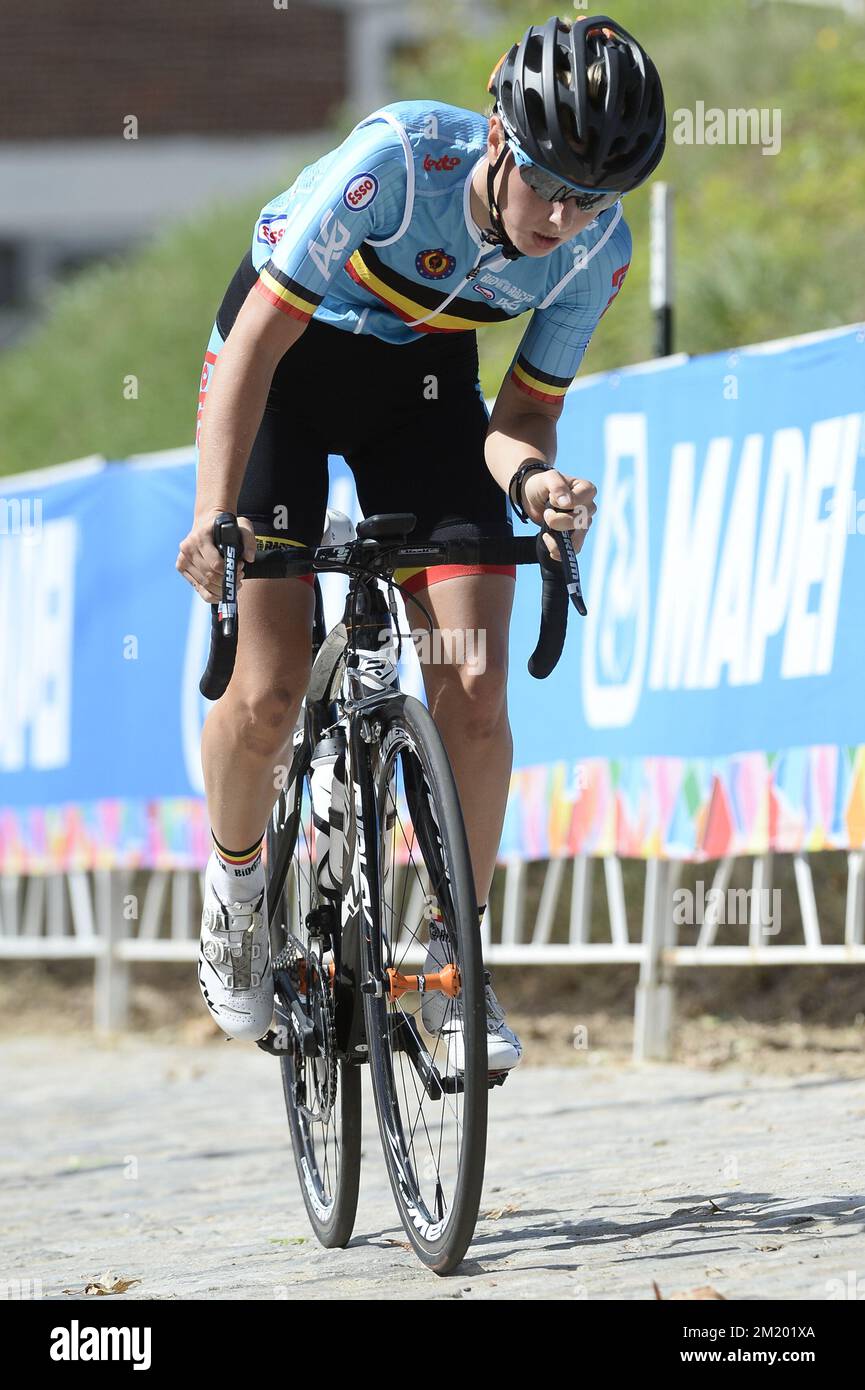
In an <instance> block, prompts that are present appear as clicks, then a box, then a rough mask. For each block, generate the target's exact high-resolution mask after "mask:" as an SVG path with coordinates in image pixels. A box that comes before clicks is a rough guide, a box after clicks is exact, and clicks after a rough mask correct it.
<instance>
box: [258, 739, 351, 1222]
mask: <svg viewBox="0 0 865 1390" xmlns="http://www.w3.org/2000/svg"><path fill="white" fill-rule="evenodd" d="M267 856H268V874H269V875H270V876H271V880H270V884H269V891H268V905H269V911H270V925H271V942H272V944H273V948H274V983H275V989H276V1018H277V1023H278V1025H279V1028H278V1033H277V1036H278V1038H279V1040H280V1046H282V1047H284V1049H285V1051H284V1053H283V1055H282V1057H281V1059H280V1065H281V1067H282V1085H283V1092H284V1095H285V1105H286V1110H287V1112H288V1123H289V1130H290V1132H291V1143H292V1149H293V1150H294V1158H295V1163H296V1165H297V1173H298V1177H299V1179H300V1188H301V1192H302V1194H303V1200H304V1203H305V1205H306V1210H307V1214H308V1216H309V1220H310V1223H311V1225H312V1228H313V1230H314V1231H315V1234H316V1236H317V1237H318V1239H319V1240H320V1241H321V1243H322V1245H325V1246H328V1247H333V1246H341V1245H347V1244H348V1241H349V1240H350V1238H351V1233H352V1230H353V1229H354V1220H355V1215H356V1212H357V1197H358V1187H359V1183H360V1126H361V1094H360V1071H359V1068H358V1067H357V1066H352V1065H350V1064H348V1063H345V1062H342V1061H340V1060H339V1058H338V1056H337V1050H336V1033H335V1026H334V993H333V987H332V983H331V977H332V973H333V971H332V968H331V967H332V966H334V968H335V957H336V955H337V953H338V950H339V941H338V932H337V933H332V932H331V931H330V930H328V928H329V927H330V926H332V925H333V921H334V920H335V922H336V924H337V927H338V913H339V905H338V904H336V905H333V904H330V903H328V901H327V900H326V899H325V898H324V897H323V896H322V895H321V894H320V892H319V889H318V884H317V881H316V874H315V839H314V832H313V825H312V800H311V795H310V788H309V768H308V763H307V765H306V766H305V769H304V770H303V772H302V773H300V772H299V773H298V775H297V776H296V777H295V778H294V779H293V780H292V781H291V782H289V783H288V785H287V787H286V788H285V790H284V791H282V792H280V795H279V799H278V801H277V803H276V806H275V807H274V810H273V814H272V816H271V822H270V826H269V828H268V836H267ZM286 858H287V860H288V862H287V867H286V871H285V878H284V883H283V885H282V888H281V890H280V891H279V892H278V893H276V888H277V884H276V882H275V881H274V879H273V874H274V873H277V874H278V873H280V872H281V865H282V863H284V862H285V859H286ZM272 892H273V894H274V896H273V898H272ZM334 907H335V912H334ZM292 995H294V1000H293V999H292ZM293 1002H294V1005H295V1017H294V1018H292V1003H293ZM298 1010H299V1013H300V1019H298V1017H297V1013H298ZM298 1023H299V1024H300V1028H299V1029H298V1027H296V1026H295V1025H297V1024H298ZM298 1031H300V1032H302V1033H305V1035H306V1037H305V1041H304V1039H303V1038H298V1036H297V1034H298Z"/></svg>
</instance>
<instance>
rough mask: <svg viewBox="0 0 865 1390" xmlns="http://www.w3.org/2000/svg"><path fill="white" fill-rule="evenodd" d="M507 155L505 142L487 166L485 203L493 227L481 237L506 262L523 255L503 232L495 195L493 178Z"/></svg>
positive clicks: (503, 226)
mask: <svg viewBox="0 0 865 1390" xmlns="http://www.w3.org/2000/svg"><path fill="white" fill-rule="evenodd" d="M508 153H509V151H508V143H507V140H506V141H505V143H504V148H503V149H502V152H501V154H500V155H499V157H498V159H497V160H496V161H495V163H494V164H488V165H487V202H488V203H489V205H490V221H491V222H492V224H493V225H492V228H486V229H485V230H484V231H482V232H481V237H482V238H483V240H484V241H486V242H489V244H490V245H491V246H500V247H501V250H502V255H503V256H504V257H505V259H506V260H509V261H515V260H516V259H517V257H518V256H521V255H522V254H523V253H522V251H518V250H517V248H516V246H514V243H513V242H512V241H511V239H510V237H509V236H508V234H507V232H506V231H505V224H504V221H503V219H502V213H501V208H500V207H499V203H498V199H497V198H496V194H495V177H496V174H497V173H498V171H499V169H500V168H501V166H502V164H503V163H504V161H505V160H506V159H507V157H508Z"/></svg>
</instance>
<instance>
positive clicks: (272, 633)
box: [198, 333, 327, 1041]
mask: <svg viewBox="0 0 865 1390" xmlns="http://www.w3.org/2000/svg"><path fill="white" fill-rule="evenodd" d="M301 341H302V340H301ZM219 346H220V335H219V334H218V333H216V334H215V335H214V337H212V338H211V343H210V345H209V352H210V353H211V354H213V355H214V357H215V355H216V353H217V352H218V350H219ZM295 346H297V345H295ZM290 353H291V349H290V350H289V353H286V357H288V356H289V355H290ZM207 365H208V368H209V365H210V363H208V364H207ZM210 376H211V373H210V371H209V370H206V371H205V373H204V374H203V376H202V388H201V389H202V393H203V392H205V391H206V390H207V389H208V385H209V380H210ZM298 398H299V399H298ZM302 401H303V393H302V392H295V393H294V396H293V397H292V396H291V395H290V394H289V395H288V396H286V395H285V393H284V392H283V391H281V390H279V389H275V387H274V386H272V387H271V391H270V393H269V395H268V401H267V405H266V407H265V410H264V413H263V417H262V421H261V425H260V427H259V430H258V433H257V435H256V438H255V441H254V444H253V447H252V450H251V452H250V458H249V463H248V466H247V469H246V474H245V477H244V482H243V486H242V488H241V491H240V497H239V499H238V504H237V510H238V513H239V515H241V516H246V517H249V518H250V519H251V520H252V521H253V524H254V529H255V533H256V536H257V537H258V545H259V549H261V550H264V549H269V548H270V547H271V546H272V545H290V544H292V543H294V544H303V545H310V544H315V543H317V542H318V540H319V539H320V537H321V532H322V524H323V518H324V511H325V506H326V500H327V451H326V449H325V448H324V447H323V445H321V444H320V443H319V442H318V440H317V439H316V437H315V430H314V429H313V428H312V427H311V425H310V424H309V423H308V422H305V417H304V414H303V410H302ZM312 612H313V590H312V587H311V585H310V584H309V583H307V582H306V581H305V580H304V579H252V578H249V577H248V576H247V577H246V579H245V582H244V583H243V585H242V586H241V590H240V593H239V595H238V613H239V628H240V631H239V640H238V650H237V657H236V662H235V669H234V674H233V677H232V680H231V683H230V685H229V687H228V690H227V691H226V693H225V694H224V695H223V696H222V698H221V699H220V700H219V701H218V702H217V704H216V705H215V706H214V708H213V709H212V711H211V713H210V715H209V717H208V719H207V722H206V724H205V728H204V733H203V737H202V764H203V768H204V779H205V787H206V791H207V804H208V813H209V817H210V822H211V827H212V831H213V836H214V851H213V853H212V854H211V856H210V859H209V861H208V865H207V870H206V873H205V890H204V908H203V912H202V930H201V943H200V947H201V949H200V952H199V964H198V980H199V986H200V988H201V993H202V996H203V998H204V1000H205V1002H206V1004H207V1006H208V1008H209V1009H210V1012H211V1014H212V1016H213V1018H214V1019H215V1020H216V1022H217V1023H218V1024H219V1026H220V1027H221V1028H222V1029H223V1030H224V1031H225V1032H226V1033H228V1034H229V1035H230V1036H232V1037H236V1038H242V1039H247V1040H250V1041H252V1040H255V1039H257V1038H260V1037H261V1036H262V1035H263V1034H264V1033H265V1032H266V1031H267V1029H268V1027H269V1025H270V1022H271V1017H272V1013H273V997H274V995H273V974H272V969H271V965H270V943H269V932H268V920H267V901H266V895H265V891H264V888H265V883H264V869H263V865H262V862H261V841H262V839H263V836H264V831H265V827H266V825H267V820H268V816H269V813H270V810H271V808H272V806H273V803H274V801H275V799H276V794H277V789H278V785H279V782H280V780H281V774H280V771H279V769H280V768H281V766H282V765H284V763H285V761H286V760H287V758H288V754H289V745H290V740H291V735H292V732H293V729H294V725H295V721H296V718H297V713H298V710H299V707H300V703H301V699H302V697H303V693H304V690H305V688H306V683H307V679H308V675H309V665H310V635H311V630H312Z"/></svg>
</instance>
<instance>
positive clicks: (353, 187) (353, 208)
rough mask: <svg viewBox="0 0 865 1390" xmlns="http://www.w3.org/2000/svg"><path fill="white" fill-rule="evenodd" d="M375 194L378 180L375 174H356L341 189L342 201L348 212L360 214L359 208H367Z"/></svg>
mask: <svg viewBox="0 0 865 1390" xmlns="http://www.w3.org/2000/svg"><path fill="white" fill-rule="evenodd" d="M377 193H378V179H377V178H376V176H375V174H358V175H357V176H356V177H355V178H353V179H349V181H348V183H347V184H346V186H345V188H344V189H343V191H342V201H343V202H344V203H345V205H346V207H347V208H348V210H349V212H360V210H361V208H368V207H369V205H370V203H371V202H372V200H373V198H374V197H375V196H376V194H377Z"/></svg>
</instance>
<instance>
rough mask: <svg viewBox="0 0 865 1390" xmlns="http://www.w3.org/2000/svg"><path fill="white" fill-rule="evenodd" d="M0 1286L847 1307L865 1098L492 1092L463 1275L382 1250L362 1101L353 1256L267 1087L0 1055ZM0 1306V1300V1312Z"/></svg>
mask: <svg viewBox="0 0 865 1390" xmlns="http://www.w3.org/2000/svg"><path fill="white" fill-rule="evenodd" d="M0 1066H2V1073H3V1077H4V1082H3V1086H2V1100H0V1118H2V1127H0V1134H2V1138H0V1146H2V1160H3V1168H4V1178H3V1182H2V1186H0V1225H2V1242H0V1252H2V1253H0V1284H2V1283H3V1282H4V1281H5V1282H7V1283H8V1282H9V1281H15V1280H31V1281H33V1280H39V1281H41V1288H42V1295H43V1297H46V1298H60V1299H64V1298H68V1297H69V1294H66V1293H64V1290H71V1291H72V1294H73V1296H74V1295H76V1294H79V1295H80V1294H82V1293H83V1289H84V1286H85V1284H86V1283H87V1282H88V1281H89V1280H91V1279H94V1278H96V1277H98V1276H99V1275H101V1274H102V1273H103V1272H104V1271H106V1270H110V1271H112V1272H114V1273H115V1274H117V1275H118V1276H123V1277H125V1278H128V1279H137V1280H140V1283H137V1284H134V1285H133V1286H132V1287H131V1288H130V1289H129V1291H128V1292H127V1293H126V1294H125V1295H124V1298H125V1299H127V1300H128V1299H148V1298H163V1299H164V1298H175V1299H178V1298H179V1299H185V1298H215V1299H250V1298H274V1297H277V1298H287V1299H291V1298H294V1297H305V1296H311V1295H315V1296H317V1297H326V1298H337V1297H339V1298H353V1297H367V1296H373V1297H376V1298H381V1299H387V1298H391V1297H394V1298H396V1297H398V1298H400V1299H405V1298H526V1299H549V1298H564V1299H568V1298H588V1299H611V1298H612V1299H644V1298H653V1297H654V1292H653V1281H654V1282H656V1283H657V1285H658V1286H659V1288H660V1290H661V1292H662V1294H663V1295H664V1296H665V1297H669V1296H670V1295H671V1294H673V1293H676V1292H683V1291H686V1290H692V1289H694V1288H697V1287H701V1286H704V1285H711V1286H712V1287H714V1288H715V1289H716V1290H717V1291H718V1292H719V1293H721V1294H723V1295H724V1296H725V1297H727V1298H731V1299H764V1298H784V1299H814V1300H823V1299H829V1298H831V1297H833V1296H834V1297H838V1296H839V1294H841V1292H842V1291H843V1292H845V1293H846V1296H848V1297H849V1296H851V1295H852V1296H853V1297H855V1296H856V1290H857V1281H861V1282H860V1283H859V1285H858V1295H859V1297H860V1298H861V1297H865V1175H863V1151H865V1145H863V1138H865V1079H856V1080H849V1079H839V1078H835V1077H833V1076H831V1075H828V1074H826V1075H821V1076H809V1077H807V1078H801V1079H798V1080H797V1079H789V1078H776V1077H760V1078H751V1077H749V1076H748V1075H747V1074H746V1073H745V1072H733V1071H731V1070H727V1069H725V1070H721V1071H706V1072H704V1071H697V1070H694V1069H691V1068H684V1067H676V1066H649V1067H643V1068H636V1067H613V1066H610V1067H595V1068H592V1067H588V1066H587V1067H585V1068H582V1069H574V1068H571V1069H567V1070H557V1069H531V1070H530V1069H525V1070H522V1071H520V1072H517V1073H515V1074H514V1075H513V1076H512V1077H511V1078H510V1079H509V1081H508V1083H507V1085H506V1086H505V1087H504V1088H503V1089H501V1090H498V1091H494V1092H493V1093H492V1095H491V1097H490V1100H491V1127H490V1140H489V1150H488V1161H487V1178H486V1187H485V1192H484V1200H483V1204H482V1212H483V1213H484V1217H483V1219H482V1220H481V1222H480V1223H479V1226H478V1231H477V1236H476V1240H475V1242H474V1244H473V1246H472V1247H471V1250H470V1252H469V1256H468V1258H467V1260H466V1263H465V1264H464V1266H463V1268H462V1269H461V1270H460V1271H459V1272H458V1273H457V1274H456V1275H455V1276H453V1277H451V1278H449V1279H444V1280H441V1279H437V1278H436V1277H435V1276H433V1275H430V1274H428V1273H427V1272H426V1271H425V1270H424V1269H423V1268H422V1267H421V1266H420V1264H419V1263H418V1262H417V1260H416V1259H415V1257H414V1255H413V1254H412V1253H410V1252H409V1251H407V1250H405V1249H403V1248H401V1244H400V1243H401V1242H402V1240H403V1233H402V1229H401V1227H399V1225H398V1223H397V1221H396V1216H395V1209H394V1207H393V1203H392V1200H391V1196H390V1191H389V1188H388V1185H387V1179H386V1175H385V1172H384V1166H383V1162H382V1159H381V1152H380V1148H379V1140H378V1135H377V1133H376V1130H375V1122H374V1116H373V1111H372V1101H371V1097H370V1096H369V1095H368V1094H367V1095H365V1100H366V1102H367V1107H366V1120H365V1133H366V1142H365V1144H364V1159H365V1163H364V1176H363V1181H362V1186H361V1199H360V1208H359V1212H358V1221H357V1227H356V1234H355V1237H354V1240H353V1242H352V1244H351V1246H350V1247H349V1248H348V1249H346V1250H342V1251H325V1250H322V1249H321V1248H320V1247H319V1246H318V1245H317V1243H316V1242H315V1240H314V1238H313V1237H312V1235H311V1232H310V1230H309V1228H308V1226H307V1223H306V1217H305V1212H304V1209H303V1204H302V1202H301V1199H300V1195H299V1192H298V1188H297V1184H296V1181H295V1176H294V1168H293V1163H292V1160H291V1155H290V1151H289V1147H288V1134H287V1127H286V1122H285V1118H284V1112H283V1106H282V1093H281V1087H280V1081H279V1068H278V1065H277V1063H276V1062H275V1061H273V1060H272V1059H270V1058H268V1057H265V1056H263V1055H262V1054H261V1053H259V1052H257V1051H255V1050H254V1049H250V1048H246V1049H244V1048H243V1047H242V1046H240V1045H235V1044H226V1045H225V1046H224V1047H222V1046H221V1045H215V1046H203V1047H182V1048H181V1047H174V1046H172V1047H168V1046H165V1045H159V1044H155V1043H153V1042H148V1041H142V1040H139V1039H132V1038H124V1039H123V1040H122V1041H120V1042H118V1043H117V1044H115V1045H105V1044H96V1043H88V1042H87V1041H86V1040H81V1041H70V1040H68V1039H64V1040H63V1041H62V1043H60V1044H59V1045H58V1044H52V1043H51V1042H50V1041H48V1040H41V1039H39V1040H36V1039H26V1040H20V1041H17V1042H14V1043H13V1042H4V1043H3V1044H2V1046H0ZM0 1292H2V1290H0Z"/></svg>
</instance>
